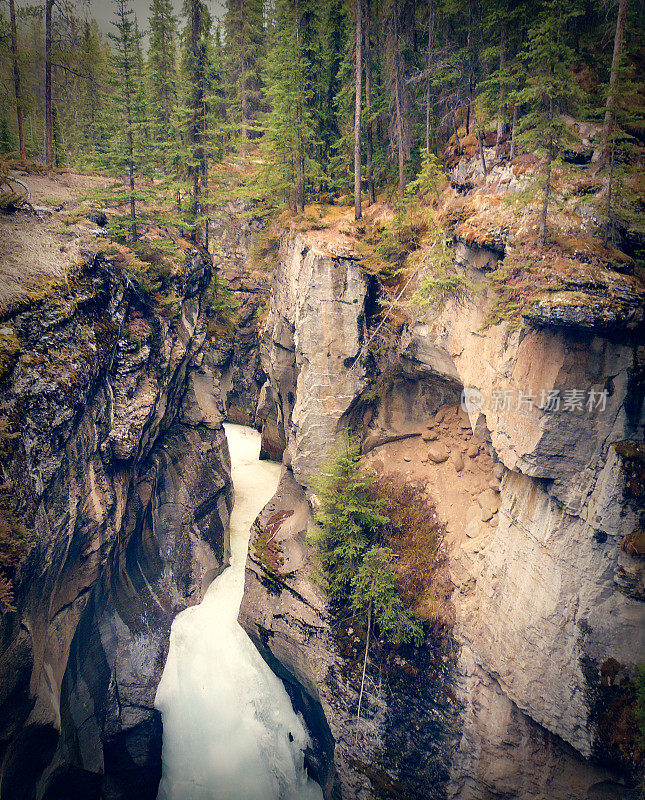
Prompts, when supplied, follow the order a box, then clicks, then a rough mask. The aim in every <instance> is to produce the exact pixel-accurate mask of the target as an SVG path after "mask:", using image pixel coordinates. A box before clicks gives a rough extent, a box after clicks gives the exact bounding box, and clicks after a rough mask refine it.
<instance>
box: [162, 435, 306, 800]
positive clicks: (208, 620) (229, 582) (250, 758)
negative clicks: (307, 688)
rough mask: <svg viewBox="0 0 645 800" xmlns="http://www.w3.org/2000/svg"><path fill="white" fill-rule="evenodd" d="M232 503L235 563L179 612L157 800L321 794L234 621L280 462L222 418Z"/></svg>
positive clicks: (275, 690) (301, 738)
mask: <svg viewBox="0 0 645 800" xmlns="http://www.w3.org/2000/svg"><path fill="white" fill-rule="evenodd" d="M226 435H227V438H228V443H229V449H230V452H231V462H232V477H233V485H234V487H235V507H234V509H233V513H232V515H231V566H230V567H229V568H228V569H226V570H225V571H224V572H223V573H222V574H221V575H220V576H219V578H217V579H216V580H215V581H213V583H212V584H211V586H210V587H209V589H208V591H207V593H206V596H205V597H204V600H203V601H202V603H201V604H200V605H198V606H194V607H192V608H189V609H187V610H186V611H184V612H183V613H181V614H179V615H178V616H177V618H176V619H175V621H174V623H173V625H172V631H171V634H170V649H169V652H168V659H167V661H166V666H165V669H164V672H163V676H162V678H161V682H160V684H159V688H158V690H157V696H156V700H155V705H156V707H157V708H158V709H159V710H160V711H161V713H162V715H163V776H162V779H161V784H160V786H159V795H158V800H322V792H321V790H320V787H319V786H318V784H316V783H314V782H313V781H311V780H309V779H308V778H307V774H306V771H305V768H304V755H303V749H304V748H305V747H306V745H307V741H308V737H307V732H306V730H305V728H304V725H303V723H302V721H301V719H300V718H299V717H298V716H297V715H296V714H295V713H294V711H293V708H292V706H291V702H290V700H289V696H288V695H287V692H286V690H285V688H284V686H283V685H282V682H281V681H280V680H279V679H278V678H277V677H276V676H275V675H274V673H273V672H272V671H271V670H270V669H269V667H268V666H267V665H266V663H265V662H264V661H263V660H262V658H261V657H260V654H259V653H258V651H257V650H256V648H255V647H254V645H253V643H252V642H251V640H250V639H249V638H248V636H247V635H246V633H245V632H244V631H243V630H242V628H241V627H240V625H239V624H238V622H237V615H238V611H239V607H240V603H241V600H242V594H243V591H244V565H245V562H246V551H247V547H248V540H249V531H250V527H251V524H252V522H253V520H254V519H255V517H256V516H257V514H258V513H259V511H260V509H261V508H262V507H263V506H264V505H265V503H266V502H268V500H269V499H270V498H271V496H272V495H273V493H274V492H275V489H276V486H277V483H278V478H279V474H280V466H279V465H278V464H272V463H268V462H266V461H265V462H261V461H259V460H258V451H259V444H260V443H259V435H258V434H257V433H256V432H255V431H253V430H251V429H250V428H244V427H241V426H239V425H226Z"/></svg>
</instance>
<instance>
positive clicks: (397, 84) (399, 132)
mask: <svg viewBox="0 0 645 800" xmlns="http://www.w3.org/2000/svg"><path fill="white" fill-rule="evenodd" d="M393 13H394V19H393V25H394V37H393V38H394V102H395V105H396V144H397V151H398V159H399V200H400V201H401V202H403V197H404V196H405V161H404V154H403V112H402V108H401V103H402V99H401V93H402V86H401V51H400V48H399V5H398V2H397V0H394V9H393Z"/></svg>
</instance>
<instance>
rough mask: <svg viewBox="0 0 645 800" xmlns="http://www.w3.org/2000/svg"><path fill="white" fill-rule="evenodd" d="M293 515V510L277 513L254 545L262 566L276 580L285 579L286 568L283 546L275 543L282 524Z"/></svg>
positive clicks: (270, 518)
mask: <svg viewBox="0 0 645 800" xmlns="http://www.w3.org/2000/svg"><path fill="white" fill-rule="evenodd" d="M292 515H293V511H292V510H283V511H276V512H275V513H274V514H272V515H271V516H270V517H269V520H268V522H267V524H266V525H265V526H264V529H263V530H262V531H261V532H260V534H259V535H258V537H257V539H256V540H255V542H254V545H253V547H254V549H255V554H256V556H257V559H258V561H259V563H260V565H261V566H262V568H263V569H264V570H265V572H268V573H270V574H271V575H272V576H273V577H275V578H280V577H283V575H282V567H283V566H284V556H283V551H282V546H281V545H280V543H279V542H276V541H274V540H275V536H276V534H277V533H278V531H279V530H280V528H281V526H282V523H283V522H284V521H285V520H286V519H288V518H289V517H291V516H292Z"/></svg>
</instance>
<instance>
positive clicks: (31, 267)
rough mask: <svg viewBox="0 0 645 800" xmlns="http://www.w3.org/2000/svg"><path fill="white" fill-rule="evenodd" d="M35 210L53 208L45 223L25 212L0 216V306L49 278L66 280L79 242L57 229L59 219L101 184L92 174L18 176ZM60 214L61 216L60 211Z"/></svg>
mask: <svg viewBox="0 0 645 800" xmlns="http://www.w3.org/2000/svg"><path fill="white" fill-rule="evenodd" d="M20 180H22V181H23V182H24V183H26V184H27V185H28V186H29V189H30V192H31V202H32V203H33V204H34V205H35V206H39V205H47V206H49V207H52V206H54V205H55V206H56V207H57V208H59V209H60V211H59V212H54V213H53V214H52V215H51V216H49V215H48V216H47V218H46V219H40V218H38V217H36V216H33V215H29V214H26V213H20V214H0V304H3V305H4V304H7V303H8V302H11V301H13V300H15V299H17V298H19V297H24V296H25V295H26V294H28V293H29V292H31V291H33V290H34V289H37V288H39V287H40V286H42V285H43V284H45V283H48V282H50V281H52V280H60V279H61V278H65V277H66V276H67V275H68V273H69V271H70V268H71V266H72V265H73V264H75V263H77V262H78V261H79V260H80V258H81V254H80V242H79V238H78V237H75V236H72V235H69V234H63V233H60V232H59V231H58V228H60V227H61V226H60V223H61V222H63V221H64V220H63V216H64V215H69V212H70V208H73V207H75V206H77V205H78V203H79V202H80V199H81V198H82V196H83V194H85V193H86V192H88V191H90V190H92V189H96V188H97V186H100V185H105V183H106V181H105V179H104V178H97V177H94V176H90V175H72V174H64V175H28V176H25V175H20ZM63 210H64V215H63V213H61V212H62V211H63Z"/></svg>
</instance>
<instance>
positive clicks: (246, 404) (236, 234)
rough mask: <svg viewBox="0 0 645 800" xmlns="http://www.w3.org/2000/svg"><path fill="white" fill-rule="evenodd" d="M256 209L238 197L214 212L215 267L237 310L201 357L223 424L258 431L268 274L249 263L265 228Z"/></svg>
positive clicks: (212, 225)
mask: <svg viewBox="0 0 645 800" xmlns="http://www.w3.org/2000/svg"><path fill="white" fill-rule="evenodd" d="M254 207H255V204H254V203H253V202H252V201H249V200H241V199H238V200H232V201H230V202H228V203H227V204H226V205H224V206H221V207H220V208H218V209H215V211H214V212H213V217H212V220H211V235H212V237H213V240H214V245H213V267H214V269H215V270H216V271H217V272H218V273H221V275H222V276H223V277H224V278H225V280H226V281H227V282H228V284H229V286H230V287H231V289H232V290H233V291H234V292H235V299H236V301H237V304H238V307H237V317H236V321H235V329H234V330H233V331H228V332H226V335H224V336H221V337H214V338H212V339H211V340H210V342H209V345H208V346H207V348H206V353H205V357H206V361H207V363H209V364H210V365H211V366H212V368H213V370H214V371H215V372H216V373H219V375H220V388H219V393H220V396H221V398H222V402H223V403H224V408H225V413H226V418H227V420H229V421H230V422H237V423H239V424H241V425H250V426H251V427H257V428H259V427H260V425H261V421H260V420H258V419H257V416H256V409H257V408H258V398H259V393H260V389H261V388H262V386H263V384H264V381H265V379H266V375H265V374H264V371H263V368H262V364H261V361H260V348H259V342H258V327H259V323H258V317H259V315H260V313H261V312H262V309H263V308H264V307H265V304H266V303H267V301H268V296H269V285H270V279H271V276H270V273H269V272H268V271H266V270H259V269H254V267H253V263H252V258H251V254H252V250H253V245H254V242H255V237H256V236H257V234H258V232H259V231H260V230H261V229H262V227H263V225H264V224H265V223H264V222H263V221H262V220H261V218H259V217H256V216H254Z"/></svg>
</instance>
